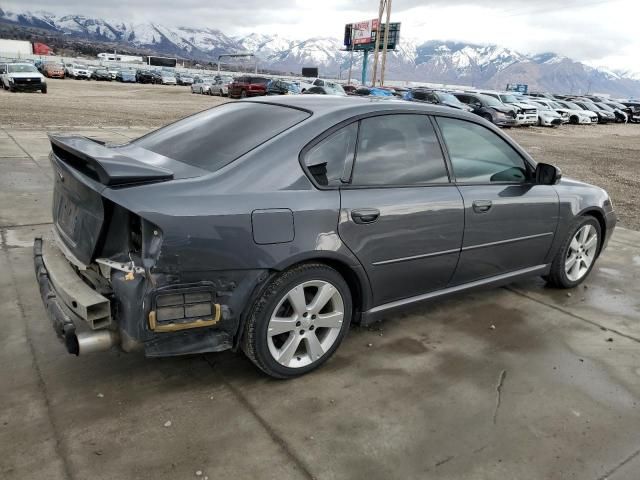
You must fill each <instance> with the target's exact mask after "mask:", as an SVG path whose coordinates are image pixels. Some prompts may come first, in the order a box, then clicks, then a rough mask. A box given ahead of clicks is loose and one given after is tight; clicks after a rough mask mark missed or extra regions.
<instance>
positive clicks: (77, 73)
mask: <svg viewBox="0 0 640 480" xmlns="http://www.w3.org/2000/svg"><path fill="white" fill-rule="evenodd" d="M65 73H66V74H67V76H68V77H71V78H75V79H76V80H89V79H90V78H91V71H90V70H89V67H87V66H86V65H82V64H80V63H72V64H67V65H66V67H65Z"/></svg>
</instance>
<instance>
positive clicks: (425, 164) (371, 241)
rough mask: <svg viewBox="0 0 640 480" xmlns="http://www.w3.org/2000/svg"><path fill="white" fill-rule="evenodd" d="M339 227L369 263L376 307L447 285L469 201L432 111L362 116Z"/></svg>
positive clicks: (344, 187)
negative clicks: (448, 161) (452, 173)
mask: <svg viewBox="0 0 640 480" xmlns="http://www.w3.org/2000/svg"><path fill="white" fill-rule="evenodd" d="M356 152H357V154H356V157H355V161H354V167H353V173H352V175H351V178H350V181H349V182H348V184H347V185H345V186H343V187H342V188H341V190H340V195H341V214H340V223H339V227H338V231H339V234H340V237H341V238H342V240H343V241H344V242H345V244H346V245H347V246H348V247H349V249H350V250H351V251H352V252H353V253H354V254H355V255H356V256H357V257H358V259H359V260H360V262H361V263H362V265H363V266H364V268H365V270H366V272H367V275H368V276H369V280H370V283H371V286H372V290H373V296H374V305H375V306H378V305H381V304H385V303H389V302H393V301H395V300H401V299H405V298H409V297H413V296H416V295H420V294H423V293H427V292H430V291H434V290H438V289H441V288H444V287H445V286H446V285H447V283H448V282H449V280H450V279H451V276H452V274H453V272H454V270H455V267H456V264H457V262H458V256H459V252H460V247H461V245H462V234H463V229H464V206H463V202H462V196H461V194H460V192H459V191H458V189H457V188H456V187H455V185H453V184H452V183H450V181H449V177H448V173H447V169H446V165H445V161H444V156H443V153H442V150H441V148H440V144H439V142H438V139H437V137H436V134H435V130H434V127H433V124H432V123H431V120H430V118H429V117H428V116H426V115H417V114H393V115H381V116H374V117H369V118H365V119H363V120H361V121H360V128H359V134H358V147H357V149H356Z"/></svg>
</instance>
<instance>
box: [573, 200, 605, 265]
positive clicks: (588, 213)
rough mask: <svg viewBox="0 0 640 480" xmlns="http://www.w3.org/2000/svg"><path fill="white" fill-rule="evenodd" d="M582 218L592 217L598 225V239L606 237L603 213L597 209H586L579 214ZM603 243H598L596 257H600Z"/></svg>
mask: <svg viewBox="0 0 640 480" xmlns="http://www.w3.org/2000/svg"><path fill="white" fill-rule="evenodd" d="M579 215H580V216H582V217H593V218H595V219H596V220H597V221H598V223H599V224H600V237H601V239H602V240H604V239H605V238H606V237H607V222H606V220H605V218H604V212H603V211H601V210H600V209H598V208H595V207H593V208H587V209H585V210H583V211H582V212H580V214H579ZM603 243H604V242H603V241H601V242H600V247H599V248H598V256H600V252H601V251H602V246H603Z"/></svg>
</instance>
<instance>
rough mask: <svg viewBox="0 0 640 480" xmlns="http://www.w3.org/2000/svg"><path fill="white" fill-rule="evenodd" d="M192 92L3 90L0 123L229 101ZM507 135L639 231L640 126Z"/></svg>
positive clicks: (142, 119) (135, 87)
mask: <svg viewBox="0 0 640 480" xmlns="http://www.w3.org/2000/svg"><path fill="white" fill-rule="evenodd" d="M190 91H191V90H190V88H189V87H181V86H161V85H141V84H122V83H117V82H111V83H107V82H95V81H82V80H49V93H48V94H47V95H42V94H37V93H13V94H11V93H9V92H5V91H0V98H1V99H2V100H0V105H2V116H1V117H0V122H1V124H2V126H5V127H7V128H16V127H25V128H29V127H44V128H47V129H49V130H51V129H54V128H55V127H69V126H78V127H136V128H154V127H159V126H162V125H165V124H167V123H170V122H172V121H175V120H177V119H179V118H182V117H184V116H187V115H190V114H192V113H195V112H199V111H201V110H204V109H206V108H209V107H210V106H213V105H217V104H219V103H220V102H223V101H226V99H223V98H220V97H210V96H204V95H193V94H191V93H190ZM52 116H54V118H53V119H52V118H51V117H52ZM508 133H509V135H511V136H512V137H513V138H515V139H516V140H517V141H518V142H519V143H520V144H521V145H522V146H523V147H525V148H526V149H527V150H528V151H529V152H530V153H531V154H532V155H533V157H534V158H535V159H536V160H538V161H544V162H548V163H553V164H555V165H557V166H559V167H560V168H561V169H562V171H563V172H564V174H565V175H567V176H570V177H573V178H576V179H578V180H583V181H585V182H589V183H594V184H596V185H600V186H602V187H604V188H605V189H606V190H607V191H608V192H609V194H610V195H611V198H612V199H613V203H614V206H615V208H616V210H617V212H618V215H619V219H620V223H621V225H623V226H626V227H628V228H632V229H636V230H639V229H640V214H639V213H640V206H639V205H640V155H638V154H639V153H640V125H633V124H630V125H596V126H592V125H588V126H587V125H585V126H573V125H571V126H570V125H567V126H563V127H561V128H557V129H551V128H539V127H530V128H526V129H511V130H509V131H508Z"/></svg>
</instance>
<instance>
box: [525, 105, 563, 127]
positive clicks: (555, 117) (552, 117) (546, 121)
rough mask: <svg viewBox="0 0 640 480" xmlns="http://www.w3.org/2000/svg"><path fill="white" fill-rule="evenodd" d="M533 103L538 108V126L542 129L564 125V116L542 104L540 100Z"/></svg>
mask: <svg viewBox="0 0 640 480" xmlns="http://www.w3.org/2000/svg"><path fill="white" fill-rule="evenodd" d="M531 103H533V104H535V105H537V106H538V125H539V126H541V127H558V126H560V125H562V124H563V123H564V119H563V118H562V115H560V114H559V113H558V112H556V111H555V110H554V109H552V108H551V107H549V106H548V105H545V104H544V103H541V102H540V101H538V100H532V101H531Z"/></svg>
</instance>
